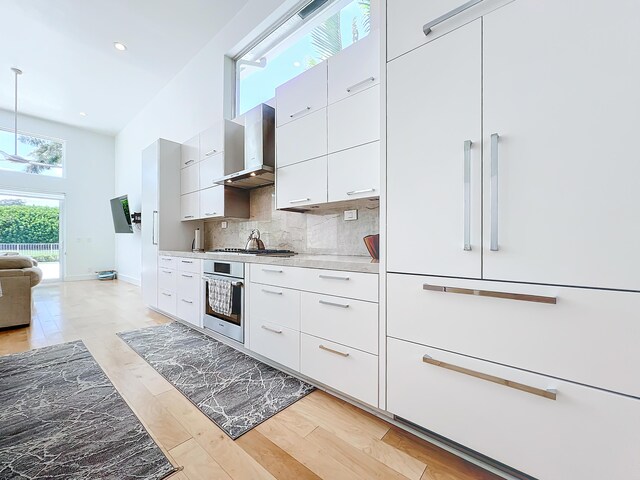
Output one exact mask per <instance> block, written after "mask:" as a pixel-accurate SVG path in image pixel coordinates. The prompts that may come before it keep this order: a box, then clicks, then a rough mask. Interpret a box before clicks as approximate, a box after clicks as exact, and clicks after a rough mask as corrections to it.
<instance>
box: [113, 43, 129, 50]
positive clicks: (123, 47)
mask: <svg viewBox="0 0 640 480" xmlns="http://www.w3.org/2000/svg"><path fill="white" fill-rule="evenodd" d="M113 46H114V47H115V49H116V50H120V51H121V52H124V51H125V50H126V49H127V46H126V45H125V44H124V43H121V42H113Z"/></svg>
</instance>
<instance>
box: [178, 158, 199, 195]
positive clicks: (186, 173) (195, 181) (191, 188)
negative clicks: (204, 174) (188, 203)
mask: <svg viewBox="0 0 640 480" xmlns="http://www.w3.org/2000/svg"><path fill="white" fill-rule="evenodd" d="M199 189H200V174H199V171H198V165H190V166H188V167H186V168H183V169H182V170H180V193H181V194H182V195H184V194H186V193H191V192H195V191H197V190H199Z"/></svg>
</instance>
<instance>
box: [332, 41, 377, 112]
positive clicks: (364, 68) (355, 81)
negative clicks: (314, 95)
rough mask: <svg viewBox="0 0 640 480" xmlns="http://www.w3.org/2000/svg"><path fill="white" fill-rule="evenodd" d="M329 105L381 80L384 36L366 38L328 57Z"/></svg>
mask: <svg viewBox="0 0 640 480" xmlns="http://www.w3.org/2000/svg"><path fill="white" fill-rule="evenodd" d="M327 70H328V85H329V87H328V100H329V104H332V103H335V102H338V101H340V100H342V99H344V98H347V97H350V96H352V95H355V94H357V93H359V92H362V91H364V90H366V89H367V88H369V87H372V86H373V85H377V84H379V83H380V35H379V33H378V32H377V31H373V32H371V33H370V34H369V35H367V36H366V37H365V38H363V39H361V40H358V41H357V42H356V43H354V44H353V45H351V46H349V47H347V48H345V49H344V50H342V51H341V52H338V53H337V54H335V55H333V56H332V57H330V58H329V59H328V60H327Z"/></svg>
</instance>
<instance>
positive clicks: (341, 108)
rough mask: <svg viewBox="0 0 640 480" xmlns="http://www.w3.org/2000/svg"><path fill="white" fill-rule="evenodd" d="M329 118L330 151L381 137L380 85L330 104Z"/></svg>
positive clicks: (373, 140)
mask: <svg viewBox="0 0 640 480" xmlns="http://www.w3.org/2000/svg"><path fill="white" fill-rule="evenodd" d="M327 117H328V120H327V122H328V135H329V137H328V148H329V153H333V152H338V151H340V150H345V149H347V148H352V147H357V146H358V145H363V144H365V143H370V142H375V141H376V140H380V85H376V86H374V87H371V88H368V89H367V90H364V91H363V92H358V93H357V94H355V95H353V96H352V97H348V98H345V99H344V100H341V101H339V102H338V103H334V104H333V105H330V106H329V110H328V114H327Z"/></svg>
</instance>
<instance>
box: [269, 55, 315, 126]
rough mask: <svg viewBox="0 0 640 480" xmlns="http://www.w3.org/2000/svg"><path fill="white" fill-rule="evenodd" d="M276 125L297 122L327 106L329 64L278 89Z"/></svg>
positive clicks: (306, 73) (305, 73) (304, 74)
mask: <svg viewBox="0 0 640 480" xmlns="http://www.w3.org/2000/svg"><path fill="white" fill-rule="evenodd" d="M276 105H277V107H276V125H277V126H278V127H280V126H282V125H284V124H286V123H289V122H292V121H296V120H298V119H300V118H302V117H304V116H305V115H309V114H311V113H314V112H316V111H318V110H320V109H322V108H324V107H326V106H327V62H322V63H319V64H318V65H316V66H314V67H313V68H310V69H309V70H307V71H305V72H304V73H301V74H300V75H298V76H297V77H295V78H293V79H291V80H289V81H288V82H287V83H285V84H283V85H281V86H279V87H278V88H276Z"/></svg>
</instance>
